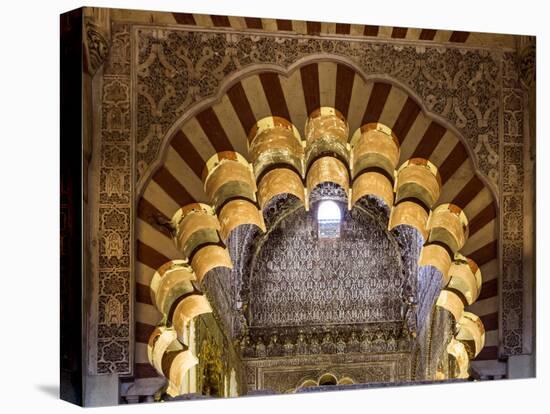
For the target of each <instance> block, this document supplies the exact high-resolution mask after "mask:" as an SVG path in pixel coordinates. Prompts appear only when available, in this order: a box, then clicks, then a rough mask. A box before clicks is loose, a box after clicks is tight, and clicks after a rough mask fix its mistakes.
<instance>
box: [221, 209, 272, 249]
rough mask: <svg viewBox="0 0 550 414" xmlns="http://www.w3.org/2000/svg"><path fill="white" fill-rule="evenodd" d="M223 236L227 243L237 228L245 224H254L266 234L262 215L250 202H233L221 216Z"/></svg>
mask: <svg viewBox="0 0 550 414" xmlns="http://www.w3.org/2000/svg"><path fill="white" fill-rule="evenodd" d="M219 220H220V225H221V232H220V233H221V236H222V239H223V240H224V241H225V240H227V238H228V237H229V233H231V232H232V231H233V230H234V229H235V228H237V227H238V226H241V225H244V224H254V225H255V226H257V227H259V228H260V229H261V230H262V231H263V232H265V223H264V219H263V216H262V213H261V212H260V211H259V210H258V208H257V207H256V205H254V204H252V203H251V202H250V201H248V200H231V201H229V202H228V203H227V204H225V205H224V206H223V207H222V209H221V211H220V214H219Z"/></svg>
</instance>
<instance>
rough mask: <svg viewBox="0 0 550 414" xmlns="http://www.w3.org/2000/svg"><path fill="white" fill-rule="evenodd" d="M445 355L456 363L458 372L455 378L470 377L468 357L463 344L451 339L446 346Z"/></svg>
mask: <svg viewBox="0 0 550 414" xmlns="http://www.w3.org/2000/svg"><path fill="white" fill-rule="evenodd" d="M447 353H448V354H449V355H451V356H452V357H453V358H454V359H455V361H456V366H457V368H458V372H457V373H456V376H455V378H463V379H464V378H468V377H469V376H470V374H469V373H468V368H469V366H470V358H469V357H468V352H467V351H466V348H465V347H464V344H462V343H461V342H460V341H457V340H456V339H455V338H452V339H451V342H449V345H447Z"/></svg>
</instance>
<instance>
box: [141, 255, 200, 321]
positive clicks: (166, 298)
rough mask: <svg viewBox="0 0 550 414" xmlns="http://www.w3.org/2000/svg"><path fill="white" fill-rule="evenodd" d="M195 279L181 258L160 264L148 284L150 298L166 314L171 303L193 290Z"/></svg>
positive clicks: (191, 270)
mask: <svg viewBox="0 0 550 414" xmlns="http://www.w3.org/2000/svg"><path fill="white" fill-rule="evenodd" d="M194 280H196V277H195V273H194V272H193V269H192V268H191V266H189V265H188V264H187V263H184V262H183V260H172V261H170V262H168V263H165V264H164V265H162V266H161V267H160V268H159V269H158V270H157V271H156V272H155V274H154V275H153V278H152V280H151V284H150V290H151V299H152V301H153V304H154V305H155V306H156V307H157V309H158V311H159V312H160V313H162V314H163V315H167V314H168V312H169V311H170V308H171V306H172V304H173V303H174V302H175V301H176V300H177V299H178V298H179V297H180V296H182V295H185V294H186V293H189V292H192V291H193V289H194V288H193V283H192V281H194Z"/></svg>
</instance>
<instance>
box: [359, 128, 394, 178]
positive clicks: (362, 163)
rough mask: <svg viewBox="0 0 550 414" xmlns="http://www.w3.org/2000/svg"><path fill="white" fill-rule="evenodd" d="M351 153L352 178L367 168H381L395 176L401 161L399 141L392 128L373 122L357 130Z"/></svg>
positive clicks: (389, 174)
mask: <svg viewBox="0 0 550 414" xmlns="http://www.w3.org/2000/svg"><path fill="white" fill-rule="evenodd" d="M351 153H352V157H351V158H352V160H353V161H352V165H351V170H352V178H355V176H356V175H357V174H359V173H361V171H363V170H365V169H366V168H381V169H382V170H384V171H386V172H387V173H388V176H390V177H393V176H394V174H395V168H396V167H397V164H398V163H399V153H400V151H399V141H398V140H397V138H396V137H395V135H394V134H393V132H392V130H391V129H390V128H388V127H387V126H385V125H384V124H380V123H377V122H373V123H370V124H366V125H363V126H362V127H361V128H359V129H357V131H355V133H354V134H353V137H352V139H351Z"/></svg>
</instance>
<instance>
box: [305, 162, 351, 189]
mask: <svg viewBox="0 0 550 414" xmlns="http://www.w3.org/2000/svg"><path fill="white" fill-rule="evenodd" d="M326 182H331V183H335V184H338V185H339V186H341V187H342V188H343V189H344V190H345V191H346V193H347V192H348V191H349V174H348V170H347V168H346V166H345V165H344V163H343V162H342V161H340V160H339V159H337V158H334V157H322V158H319V159H317V160H315V162H314V163H313V164H312V165H311V167H310V168H309V171H308V172H307V178H306V183H307V189H308V192H309V193H311V191H312V190H313V189H314V188H315V187H317V186H318V185H319V184H322V183H326Z"/></svg>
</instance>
